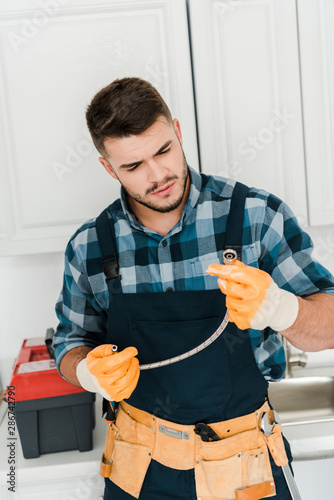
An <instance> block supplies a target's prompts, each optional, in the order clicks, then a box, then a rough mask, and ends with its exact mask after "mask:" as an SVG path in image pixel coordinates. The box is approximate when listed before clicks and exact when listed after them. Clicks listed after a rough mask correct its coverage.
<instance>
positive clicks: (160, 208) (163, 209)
mask: <svg viewBox="0 0 334 500" xmlns="http://www.w3.org/2000/svg"><path fill="white" fill-rule="evenodd" d="M188 175H189V172H188V165H187V161H186V158H185V155H184V153H183V170H182V174H181V177H178V176H177V175H173V176H169V177H166V178H165V179H164V180H163V181H162V182H160V183H159V184H158V183H156V184H153V186H151V187H150V188H149V189H148V190H147V191H146V193H145V195H144V196H141V195H139V194H136V193H134V192H132V191H130V190H129V189H127V188H126V187H125V186H124V184H122V188H123V190H124V192H125V194H126V195H127V197H128V199H129V198H131V199H132V200H134V201H136V202H137V203H139V204H140V205H143V206H144V207H147V208H150V209H151V210H154V211H155V212H160V213H163V214H166V213H169V212H173V210H176V209H177V208H179V206H180V205H181V203H182V201H183V198H184V193H185V191H186V187H187V180H188ZM174 180H176V181H177V180H179V181H180V183H179V184H180V185H181V186H182V189H181V193H180V195H179V196H178V198H177V199H176V200H174V201H173V202H170V203H167V204H165V205H159V204H157V203H154V202H152V201H147V200H145V198H146V196H148V195H149V194H151V193H153V192H154V191H156V190H158V189H159V188H160V187H162V186H165V185H166V184H167V183H168V182H172V181H174Z"/></svg>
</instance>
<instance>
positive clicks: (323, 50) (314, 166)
mask: <svg viewBox="0 0 334 500" xmlns="http://www.w3.org/2000/svg"><path fill="white" fill-rule="evenodd" d="M297 3H298V18H299V33H300V58H301V78H302V89H303V109H304V120H305V153H306V167H307V179H308V198H309V206H310V223H311V224H312V225H314V226H320V225H326V224H333V222H334V145H333V136H334V31H333V25H334V3H333V1H332V0H298V2H297Z"/></svg>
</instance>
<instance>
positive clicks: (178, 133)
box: [173, 118, 182, 146]
mask: <svg viewBox="0 0 334 500" xmlns="http://www.w3.org/2000/svg"><path fill="white" fill-rule="evenodd" d="M173 126H174V130H175V134H176V136H177V138H178V140H179V142H180V144H181V146H182V133H181V125H180V122H179V120H178V119H177V118H174V120H173Z"/></svg>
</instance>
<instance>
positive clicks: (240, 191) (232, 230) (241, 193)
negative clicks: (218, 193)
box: [225, 182, 249, 260]
mask: <svg viewBox="0 0 334 500" xmlns="http://www.w3.org/2000/svg"><path fill="white" fill-rule="evenodd" d="M248 191H249V188H248V186H246V185H245V184H242V183H241V182H237V183H236V185H235V187H234V189H233V193H232V198H231V206H230V213H229V215H228V218H227V224H226V235H225V250H227V249H228V248H231V249H232V250H235V251H236V252H237V254H238V260H242V231H243V225H244V213H245V202H246V198H247V193H248Z"/></svg>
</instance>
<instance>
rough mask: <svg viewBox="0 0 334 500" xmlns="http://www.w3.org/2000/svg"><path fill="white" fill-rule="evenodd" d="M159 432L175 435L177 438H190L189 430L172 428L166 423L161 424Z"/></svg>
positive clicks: (170, 435)
mask: <svg viewBox="0 0 334 500" xmlns="http://www.w3.org/2000/svg"><path fill="white" fill-rule="evenodd" d="M159 432H162V433H163V434H165V436H169V437H173V438H176V439H187V440H188V439H189V432H185V431H176V430H175V429H170V428H169V427H166V426H165V425H159Z"/></svg>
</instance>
